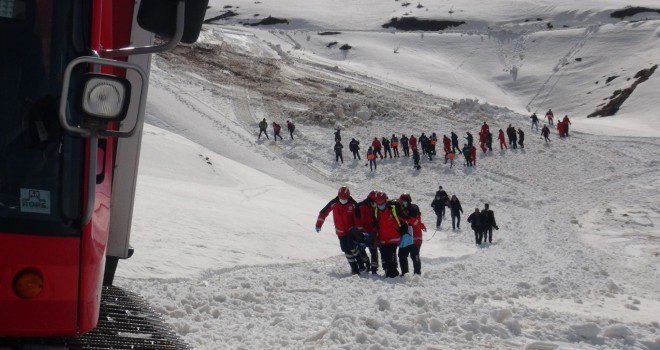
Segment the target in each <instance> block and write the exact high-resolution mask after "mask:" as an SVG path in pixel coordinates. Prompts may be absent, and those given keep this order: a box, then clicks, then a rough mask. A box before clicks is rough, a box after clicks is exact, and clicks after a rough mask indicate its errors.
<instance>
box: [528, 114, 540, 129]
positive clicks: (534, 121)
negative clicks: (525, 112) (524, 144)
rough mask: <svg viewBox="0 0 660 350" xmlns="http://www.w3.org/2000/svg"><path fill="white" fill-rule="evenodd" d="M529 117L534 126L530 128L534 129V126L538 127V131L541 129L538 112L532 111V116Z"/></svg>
mask: <svg viewBox="0 0 660 350" xmlns="http://www.w3.org/2000/svg"><path fill="white" fill-rule="evenodd" d="M529 119H531V120H532V128H531V129H530V130H534V128H536V131H539V117H538V116H537V115H536V113H532V116H531V117H529Z"/></svg>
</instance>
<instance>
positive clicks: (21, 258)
mask: <svg viewBox="0 0 660 350" xmlns="http://www.w3.org/2000/svg"><path fill="white" fill-rule="evenodd" d="M207 4H208V0H186V1H183V0H141V1H135V0H91V1H80V0H0V337H53V336H58V337H59V336H76V335H80V334H83V333H86V332H88V331H90V330H92V329H94V328H95V327H96V326H97V322H98V320H99V308H100V304H101V294H102V291H103V287H102V285H104V284H105V285H110V284H112V280H113V277H114V273H115V268H116V266H117V261H118V259H123V258H128V257H129V256H130V255H131V254H132V248H131V247H130V246H129V237H130V226H131V219H132V209H133V198H134V192H135V181H136V175H137V165H138V159H139V149H140V136H139V135H140V132H141V129H142V120H143V116H144V108H145V101H146V92H147V87H148V71H149V68H150V57H151V55H150V54H151V53H154V52H160V51H165V50H169V49H171V48H173V47H174V46H175V45H177V44H178V43H179V42H180V41H183V42H185V43H192V42H194V41H196V40H197V36H198V35H199V32H200V29H201V25H202V21H203V19H204V14H205V11H206V7H207ZM154 34H158V35H159V36H161V37H162V38H163V40H164V43H163V44H160V45H153V39H154ZM129 44H130V46H132V47H129ZM1 347H2V344H0V348H1Z"/></svg>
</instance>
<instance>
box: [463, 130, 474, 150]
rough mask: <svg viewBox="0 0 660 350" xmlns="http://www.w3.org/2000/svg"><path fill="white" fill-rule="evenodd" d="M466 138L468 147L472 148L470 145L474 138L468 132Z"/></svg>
mask: <svg viewBox="0 0 660 350" xmlns="http://www.w3.org/2000/svg"><path fill="white" fill-rule="evenodd" d="M465 134H466V135H467V136H465V139H466V140H467V143H468V146H470V147H472V143H473V142H474V136H472V133H470V132H469V131H468V132H466V133H465Z"/></svg>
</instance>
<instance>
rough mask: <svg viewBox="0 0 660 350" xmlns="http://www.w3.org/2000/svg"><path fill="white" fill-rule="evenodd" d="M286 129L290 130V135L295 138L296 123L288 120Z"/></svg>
mask: <svg viewBox="0 0 660 350" xmlns="http://www.w3.org/2000/svg"><path fill="white" fill-rule="evenodd" d="M286 129H287V130H288V131H289V137H290V138H291V139H292V140H293V132H294V131H295V130H296V125H295V124H293V123H292V122H290V121H288V120H287V121H286Z"/></svg>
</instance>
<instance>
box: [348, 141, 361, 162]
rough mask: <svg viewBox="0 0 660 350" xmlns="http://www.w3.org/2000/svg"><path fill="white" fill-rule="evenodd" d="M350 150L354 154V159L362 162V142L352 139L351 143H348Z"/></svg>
mask: <svg viewBox="0 0 660 350" xmlns="http://www.w3.org/2000/svg"><path fill="white" fill-rule="evenodd" d="M348 150H349V151H351V152H353V159H357V160H362V158H360V141H358V140H356V139H351V142H349V143H348Z"/></svg>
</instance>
